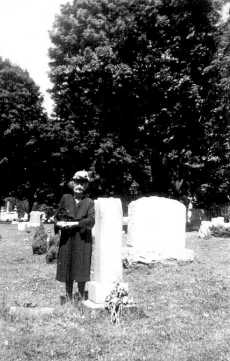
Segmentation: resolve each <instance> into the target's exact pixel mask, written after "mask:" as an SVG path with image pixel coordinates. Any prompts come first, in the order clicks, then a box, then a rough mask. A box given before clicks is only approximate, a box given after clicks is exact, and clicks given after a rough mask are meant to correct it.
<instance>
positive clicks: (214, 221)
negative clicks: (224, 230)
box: [211, 217, 225, 227]
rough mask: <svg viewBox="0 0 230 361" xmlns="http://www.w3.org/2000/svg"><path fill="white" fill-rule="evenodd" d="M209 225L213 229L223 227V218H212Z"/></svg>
mask: <svg viewBox="0 0 230 361" xmlns="http://www.w3.org/2000/svg"><path fill="white" fill-rule="evenodd" d="M211 223H212V225H213V226H214V227H224V224H225V223H224V217H213V218H212V219H211Z"/></svg>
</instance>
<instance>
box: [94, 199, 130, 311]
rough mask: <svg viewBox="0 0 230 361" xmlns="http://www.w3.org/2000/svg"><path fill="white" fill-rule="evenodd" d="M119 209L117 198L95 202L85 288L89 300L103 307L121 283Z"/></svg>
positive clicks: (120, 218) (120, 211) (120, 216)
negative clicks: (88, 268) (88, 271)
mask: <svg viewBox="0 0 230 361" xmlns="http://www.w3.org/2000/svg"><path fill="white" fill-rule="evenodd" d="M122 221H123V213H122V205H121V201H120V199H118V198H98V199H97V200H96V201H95V226H94V230H93V234H94V237H93V238H94V241H93V252H92V263H91V280H90V282H89V283H88V285H87V288H88V298H89V301H92V302H93V303H96V304H102V303H104V301H105V298H106V296H107V295H108V294H109V293H110V292H111V290H112V288H113V287H114V282H118V281H121V280H122V259H121V258H122Z"/></svg>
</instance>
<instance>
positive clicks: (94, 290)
mask: <svg viewBox="0 0 230 361" xmlns="http://www.w3.org/2000/svg"><path fill="white" fill-rule="evenodd" d="M113 287H114V283H111V282H106V283H104V282H103V283H102V282H97V281H90V282H89V283H88V285H87V288H88V297H89V301H91V302H93V303H96V304H104V302H105V298H106V297H107V296H108V295H109V294H110V292H111V291H112V289H113Z"/></svg>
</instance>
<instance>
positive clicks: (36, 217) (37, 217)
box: [30, 211, 41, 227]
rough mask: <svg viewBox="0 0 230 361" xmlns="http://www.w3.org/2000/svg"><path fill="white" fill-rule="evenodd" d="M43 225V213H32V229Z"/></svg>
mask: <svg viewBox="0 0 230 361" xmlns="http://www.w3.org/2000/svg"><path fill="white" fill-rule="evenodd" d="M40 224H41V212H39V211H32V212H30V227H39V226H40Z"/></svg>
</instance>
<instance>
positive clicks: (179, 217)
mask: <svg viewBox="0 0 230 361" xmlns="http://www.w3.org/2000/svg"><path fill="white" fill-rule="evenodd" d="M185 227H186V207H185V206H184V205H183V204H182V203H180V202H178V201H176V200H173V199H168V198H164V197H156V196H151V197H143V198H140V199H138V200H136V201H133V202H131V203H130V204H129V207H128V240H129V244H131V246H132V247H131V258H132V257H133V258H134V259H133V260H134V261H135V258H136V260H143V261H146V263H148V262H151V261H154V260H163V259H169V258H174V259H188V258H191V257H192V258H193V254H192V251H190V250H186V248H185V234H186V233H185Z"/></svg>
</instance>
